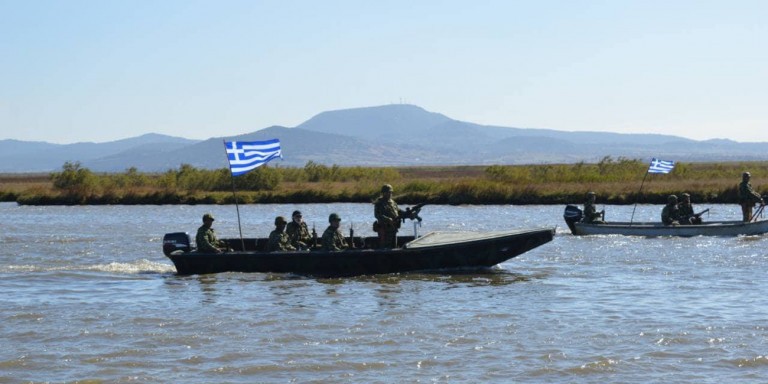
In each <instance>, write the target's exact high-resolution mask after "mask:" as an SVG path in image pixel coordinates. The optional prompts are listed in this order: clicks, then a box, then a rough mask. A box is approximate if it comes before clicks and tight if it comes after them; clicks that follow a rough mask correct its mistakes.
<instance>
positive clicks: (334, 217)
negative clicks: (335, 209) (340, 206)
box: [328, 213, 341, 223]
mask: <svg viewBox="0 0 768 384" xmlns="http://www.w3.org/2000/svg"><path fill="white" fill-rule="evenodd" d="M334 220H339V221H341V216H339V214H338V213H331V214H330V216H328V222H329V223H330V222H333V221H334Z"/></svg>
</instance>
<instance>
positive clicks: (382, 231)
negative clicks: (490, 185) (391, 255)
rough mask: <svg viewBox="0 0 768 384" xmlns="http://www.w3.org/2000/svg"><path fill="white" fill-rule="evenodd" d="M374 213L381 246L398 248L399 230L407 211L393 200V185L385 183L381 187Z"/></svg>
mask: <svg viewBox="0 0 768 384" xmlns="http://www.w3.org/2000/svg"><path fill="white" fill-rule="evenodd" d="M373 214H374V216H376V222H377V223H378V224H377V227H378V230H377V232H378V233H379V247H381V248H396V247H397V230H398V229H400V222H401V221H402V220H403V219H404V218H410V217H406V213H405V211H403V210H400V208H398V207H397V203H396V202H395V201H394V200H392V186H391V185H389V184H384V185H383V186H382V187H381V197H379V199H378V200H376V204H375V206H374V208H373Z"/></svg>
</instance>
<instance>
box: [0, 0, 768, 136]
mask: <svg viewBox="0 0 768 384" xmlns="http://www.w3.org/2000/svg"><path fill="white" fill-rule="evenodd" d="M766 15H768V1H764V0H754V1H750V0H733V1H722V0H719V1H708V0H696V1H693V0H663V1H661V0H659V1H657V0H643V1H640V0H638V1H629V0H606V1H597V0H594V1H593V0H562V1H558V0H536V1H533V0H528V1H516V0H498V1H497V0H484V1H469V0H464V1H453V0H440V1H438V0H420V1H413V0H407V1H401V0H390V1H366V0H349V1H338V0H323V1H314V0H311V1H310V0H307V1H301V0H279V1H278V0H275V1H259V0H242V1H241V0H216V1H213V0H210V1H195V0H185V1H177V0H163V1H154V0H153V1H150V0H131V1H104V0H66V1H63V0H62V1H56V0H0V139H17V140H28V141H47V142H53V143H62V144H64V143H73V142H83V141H89V142H105V141H112V140H119V139H124V138H129V137H135V136H139V135H142V134H145V133H161V134H166V135H171V136H179V137H185V138H190V139H207V138H210V137H222V136H234V135H239V134H244V133H248V132H253V131H256V130H259V129H262V128H266V127H269V126H272V125H282V126H287V127H294V126H296V125H299V124H301V123H302V122H304V121H306V120H308V119H310V118H311V117H313V116H314V115H316V114H318V113H321V112H324V111H329V110H339V109H349V108H358V107H370V106H378V105H386V104H396V103H406V104H414V105H418V106H420V107H422V108H424V109H426V110H428V111H431V112H437V113H441V114H444V115H446V116H448V117H450V118H453V119H457V120H462V121H468V122H473V123H479V124H488V125H499V126H509V127H521V128H549V129H557V130H563V131H606V132H619V133H660V134H671V135H676V136H682V137H686V138H690V139H695V140H706V139H713V138H726V139H731V140H735V141H742V142H758V141H759V142H763V141H764V142H768V23H766V22H765V17H766Z"/></svg>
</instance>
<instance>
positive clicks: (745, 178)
mask: <svg viewBox="0 0 768 384" xmlns="http://www.w3.org/2000/svg"><path fill="white" fill-rule="evenodd" d="M750 177H751V175H750V173H749V172H744V173H743V174H742V181H741V183H740V184H739V204H740V205H741V218H742V220H744V222H750V221H752V207H754V206H755V203H761V202H762V201H763V198H762V197H761V196H760V194H759V193H757V192H755V191H754V190H753V189H752V184H750V183H749V178H750Z"/></svg>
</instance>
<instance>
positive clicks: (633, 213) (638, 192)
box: [629, 168, 650, 227]
mask: <svg viewBox="0 0 768 384" xmlns="http://www.w3.org/2000/svg"><path fill="white" fill-rule="evenodd" d="M649 171H650V168H648V170H647V171H645V176H643V181H642V182H641V183H640V189H639V190H638V191H637V196H640V191H642V190H643V184H645V178H646V177H648V172H649ZM635 209H637V199H635V206H634V207H632V217H630V218H629V226H630V227H631V226H632V222H633V221H634V219H635Z"/></svg>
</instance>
